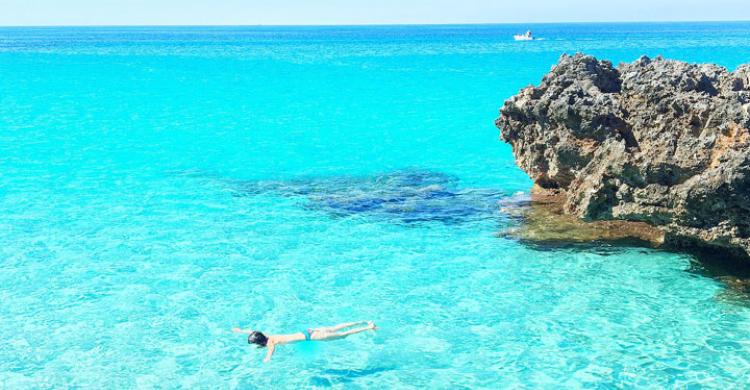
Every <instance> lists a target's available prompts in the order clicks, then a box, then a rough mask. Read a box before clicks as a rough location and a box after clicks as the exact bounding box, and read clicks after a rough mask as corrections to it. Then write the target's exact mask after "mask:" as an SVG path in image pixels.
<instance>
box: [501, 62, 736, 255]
mask: <svg viewBox="0 0 750 390" xmlns="http://www.w3.org/2000/svg"><path fill="white" fill-rule="evenodd" d="M497 126H498V127H499V128H500V129H501V133H502V138H503V140H505V141H506V142H508V143H510V144H511V145H512V147H513V153H514V155H515V158H516V161H517V163H518V165H519V166H520V167H521V168H522V169H523V170H524V171H526V172H527V173H528V174H529V175H530V176H531V178H532V179H533V180H534V182H535V183H536V185H537V186H536V188H538V189H539V190H540V191H548V192H552V193H556V194H559V195H560V198H561V199H562V200H561V202H562V208H563V210H564V212H565V213H566V214H569V215H572V216H575V217H578V218H580V219H583V220H587V221H602V220H605V221H606V220H623V221H634V222H645V223H647V224H649V225H651V226H655V227H658V228H659V229H661V230H662V231H663V232H664V233H665V243H666V244H667V245H671V246H677V247H683V246H702V247H707V248H709V249H721V250H725V251H727V253H730V254H731V255H732V256H739V257H744V258H749V259H750V255H749V253H750V130H749V129H750V64H749V65H744V66H741V67H739V68H738V69H737V70H735V71H734V72H730V71H728V70H727V69H725V68H723V67H720V66H717V65H711V64H703V65H696V64H688V63H685V62H680V61H672V60H665V59H662V58H656V59H650V58H648V57H641V58H640V59H638V60H636V61H635V62H633V63H627V64H620V65H619V66H617V67H615V66H613V65H612V63H610V62H609V61H600V60H597V59H596V58H594V57H591V56H586V55H582V54H576V55H574V56H567V55H563V56H562V57H561V58H560V61H559V63H558V64H557V65H556V66H554V67H553V68H552V70H551V71H550V73H549V74H547V75H546V76H544V78H543V79H542V82H541V84H540V85H538V86H530V87H527V88H524V89H523V90H521V91H520V92H519V93H518V94H517V95H516V96H513V97H511V98H510V99H509V100H507V101H506V102H505V104H504V106H503V107H502V109H501V116H500V118H498V120H497ZM704 249H705V248H704Z"/></svg>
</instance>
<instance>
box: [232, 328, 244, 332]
mask: <svg viewBox="0 0 750 390" xmlns="http://www.w3.org/2000/svg"><path fill="white" fill-rule="evenodd" d="M232 332H234V333H242V329H240V328H232Z"/></svg>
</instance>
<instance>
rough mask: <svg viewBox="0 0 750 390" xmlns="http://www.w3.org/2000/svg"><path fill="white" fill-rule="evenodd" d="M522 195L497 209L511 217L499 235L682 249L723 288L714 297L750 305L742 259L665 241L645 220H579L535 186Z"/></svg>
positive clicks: (544, 246)
mask: <svg viewBox="0 0 750 390" xmlns="http://www.w3.org/2000/svg"><path fill="white" fill-rule="evenodd" d="M532 194H533V195H532V196H530V197H528V198H526V199H511V198H508V199H506V200H503V201H501V202H500V207H501V211H502V212H504V213H506V214H507V215H509V216H510V217H511V220H512V221H513V224H512V226H511V227H509V228H507V229H505V230H503V231H501V232H500V233H499V234H498V235H499V236H500V237H504V238H510V239H515V240H517V241H518V242H520V243H521V244H523V245H526V246H528V247H530V248H532V249H534V250H539V251H558V250H577V251H581V252H594V253H597V254H601V255H616V254H618V253H620V250H621V249H622V248H624V247H628V248H634V247H635V248H649V249H656V250H661V251H667V252H674V253H681V254H685V253H686V252H687V254H688V255H689V256H690V264H689V266H688V268H687V269H686V270H685V272H688V273H691V274H694V275H698V276H701V277H708V278H711V279H714V280H716V281H718V282H720V283H721V284H722V285H724V286H725V287H726V288H725V290H724V291H723V292H721V293H720V294H719V295H717V299H720V300H724V301H729V302H731V303H733V304H738V305H741V306H747V307H750V267H748V265H747V263H746V262H745V261H744V260H741V259H738V258H737V257H732V256H727V255H726V253H725V252H724V251H716V250H711V248H707V247H698V246H695V247H691V248H689V249H690V250H687V251H686V250H685V249H679V248H673V247H670V246H669V245H665V242H666V241H665V239H666V237H665V234H664V233H663V232H662V231H661V230H660V229H658V228H655V227H653V226H650V225H647V224H645V223H639V222H630V221H593V222H589V221H584V220H581V219H578V218H576V217H573V216H571V215H568V214H565V213H564V212H563V200H562V199H561V198H560V197H558V196H556V195H554V194H550V193H546V192H544V191H540V190H539V189H538V188H535V190H534V191H532Z"/></svg>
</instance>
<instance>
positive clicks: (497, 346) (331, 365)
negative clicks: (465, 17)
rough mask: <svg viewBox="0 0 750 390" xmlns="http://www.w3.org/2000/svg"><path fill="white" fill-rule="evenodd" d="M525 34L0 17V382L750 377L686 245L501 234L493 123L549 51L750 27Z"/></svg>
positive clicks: (745, 326) (723, 310) (499, 153)
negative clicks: (367, 331) (290, 341)
mask: <svg viewBox="0 0 750 390" xmlns="http://www.w3.org/2000/svg"><path fill="white" fill-rule="evenodd" d="M526 27H527V26H439V27H436V26H421V27H408V26H394V27H366V28H365V27H335V28H333V27H332V28H319V27H318V28H312V27H309V28H308V27H304V28H303V27H295V28H278V27H274V28H271V27H258V28H59V29H58V28H54V29H47V28H39V29H16V28H3V29H0V302H2V304H0V340H2V342H1V343H0V387H7V388H28V387H39V388H46V387H72V386H77V387H114V388H121V387H142V388H149V387H157V386H160V387H211V388H216V387H218V388H256V387H257V388H268V387H271V386H274V387H327V386H334V387H352V388H368V387H427V386H430V387H434V388H480V387H488V388H497V387H528V388H540V387H541V388H545V387H546V388H557V387H560V386H565V387H571V388H576V387H601V388H608V387H652V388H663V387H676V388H684V387H687V386H690V385H702V386H705V387H743V386H746V385H748V383H749V380H748V375H747V373H748V372H750V341H748V340H750V309H748V305H747V304H746V301H745V300H744V299H743V297H741V296H740V297H737V296H736V294H734V293H733V292H732V291H731V290H728V289H727V288H726V287H725V286H724V285H723V284H722V283H720V282H719V281H717V280H716V279H713V278H711V277H709V276H710V275H709V274H708V273H707V272H705V271H704V270H703V269H702V268H701V266H700V265H699V264H696V263H695V262H694V261H692V259H691V258H690V257H689V256H684V255H679V254H672V253H665V252H658V251H652V250H645V249H638V248H599V249H596V248H588V249H586V248H583V249H582V248H578V249H574V248H567V249H566V248H556V249H555V248H531V247H525V246H523V245H521V244H519V243H518V242H515V241H512V240H508V239H503V238H498V237H497V232H499V231H501V230H502V229H503V228H504V227H506V226H507V225H508V224H510V223H513V221H511V220H510V219H508V218H507V217H505V216H503V215H502V214H500V213H499V212H498V211H495V208H494V207H493V204H494V202H496V200H497V199H505V198H506V197H508V196H513V195H514V194H516V193H518V192H524V191H528V188H529V186H530V183H529V181H528V179H527V178H526V177H525V175H524V174H523V173H522V172H521V171H520V170H519V169H517V168H516V167H515V165H514V162H513V159H512V156H511V153H510V149H509V147H508V146H506V145H503V144H502V143H500V142H498V141H497V136H498V134H497V130H496V129H495V128H494V127H493V120H494V118H495V117H496V115H497V109H498V107H499V106H500V105H501V104H502V102H503V100H504V99H505V98H507V97H508V96H510V95H512V94H513V93H515V92H516V91H517V90H518V89H519V88H521V87H523V86H525V85H528V84H530V83H536V82H538V81H539V80H540V79H541V76H542V75H543V74H544V73H545V72H546V71H547V70H548V69H549V67H550V66H551V65H552V64H553V63H554V62H555V61H556V59H557V58H558V56H559V55H560V54H561V53H562V52H574V51H578V50H581V51H585V52H587V53H591V54H595V55H598V56H601V57H606V58H609V59H611V60H613V61H614V62H618V61H631V60H634V59H635V58H637V57H638V56H640V55H641V54H649V55H657V54H663V55H664V56H666V57H671V58H677V59H682V60H687V61H695V62H718V63H720V64H722V65H725V66H727V67H729V68H734V67H736V66H737V65H739V64H741V63H743V62H748V61H750V23H723V24H610V25H606V24H601V25H597V24H591V25H541V26H532V27H534V30H535V32H536V34H537V35H538V36H540V37H544V38H545V40H542V41H535V42H523V43H517V42H513V41H512V40H509V37H510V36H511V35H512V34H513V33H517V32H518V31H523V30H525V29H526ZM415 172H416V173H419V174H418V175H416V176H418V177H421V179H419V178H417V179H415ZM420 175H421V176H420ZM384 178H385V179H384ZM381 184H382V185H381ZM435 184H436V185H438V187H439V188H438V189H435V188H433V189H427V195H424V193H423V192H419V191H424V190H425V188H426V187H428V186H430V185H435ZM415 216H416V217H415ZM354 319H374V320H376V321H377V322H378V323H379V324H380V326H381V328H382V330H381V331H380V332H379V333H378V334H377V335H375V336H372V335H363V336H362V335H358V336H354V337H351V338H350V339H348V340H347V341H344V342H336V343H325V344H308V345H295V346H286V347H282V348H281V349H280V350H279V351H278V352H277V355H276V356H275V358H274V360H273V362H272V363H271V364H270V365H265V366H264V365H263V364H261V363H260V359H261V358H262V356H261V353H262V352H261V351H258V350H255V349H252V348H248V347H247V345H246V344H245V341H244V339H243V338H242V337H239V336H236V335H233V334H231V333H230V332H229V329H230V328H231V327H232V326H237V325H241V326H244V327H255V328H258V329H263V330H267V331H269V332H296V331H299V330H300V329H304V328H306V327H308V326H315V325H326V324H332V323H336V322H342V321H349V320H354Z"/></svg>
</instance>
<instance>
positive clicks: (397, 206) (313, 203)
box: [233, 170, 504, 224]
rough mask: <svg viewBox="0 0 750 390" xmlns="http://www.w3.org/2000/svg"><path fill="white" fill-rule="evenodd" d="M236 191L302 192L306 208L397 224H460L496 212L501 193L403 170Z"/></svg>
mask: <svg viewBox="0 0 750 390" xmlns="http://www.w3.org/2000/svg"><path fill="white" fill-rule="evenodd" d="M233 187H234V188H235V192H236V193H237V194H238V195H245V196H246V195H258V194H263V193H269V192H272V193H274V194H278V195H282V196H301V197H305V198H306V199H307V200H308V207H310V208H313V209H317V210H322V211H325V212H328V213H329V214H332V215H334V216H353V215H359V214H361V215H369V216H374V217H380V218H384V219H390V220H396V221H398V222H402V223H415V222H428V221H437V222H442V223H448V224H452V223H462V222H468V221H473V220H478V219H484V218H489V217H496V216H497V215H498V206H497V202H498V201H499V200H500V199H502V198H503V197H504V194H503V193H502V192H499V191H497V190H493V189H477V188H460V187H459V181H458V179H457V178H456V177H454V176H450V175H446V174H443V173H440V172H432V171H425V170H404V171H397V172H391V173H387V174H382V175H375V176H369V177H368V176H366V177H349V176H344V177H341V176H338V177H330V178H312V179H301V180H291V181H244V182H236V183H234V186H233Z"/></svg>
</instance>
